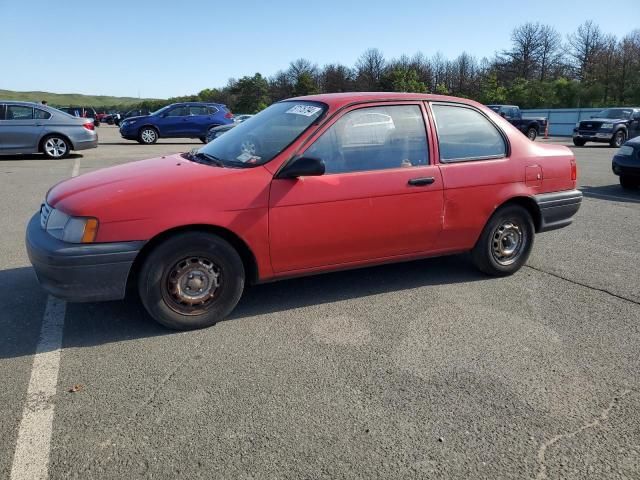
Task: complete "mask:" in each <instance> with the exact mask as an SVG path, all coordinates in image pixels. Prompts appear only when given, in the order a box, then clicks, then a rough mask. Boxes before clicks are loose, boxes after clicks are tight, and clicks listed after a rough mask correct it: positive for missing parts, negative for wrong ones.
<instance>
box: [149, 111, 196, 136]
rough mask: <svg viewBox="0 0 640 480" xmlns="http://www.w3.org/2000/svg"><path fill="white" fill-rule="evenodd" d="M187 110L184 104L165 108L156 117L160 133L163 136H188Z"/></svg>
mask: <svg viewBox="0 0 640 480" xmlns="http://www.w3.org/2000/svg"><path fill="white" fill-rule="evenodd" d="M188 121H189V111H188V109H187V107H186V106H184V105H178V106H175V107H173V108H172V109H170V110H167V111H166V112H164V113H163V114H162V116H161V117H160V118H158V119H157V126H158V128H159V129H160V135H161V136H163V137H188V136H189V126H188Z"/></svg>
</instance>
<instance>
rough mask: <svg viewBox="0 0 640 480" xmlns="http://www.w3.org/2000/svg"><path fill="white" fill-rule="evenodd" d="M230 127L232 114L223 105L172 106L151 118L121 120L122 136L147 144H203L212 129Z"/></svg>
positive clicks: (148, 116) (194, 103) (191, 103)
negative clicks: (186, 141)
mask: <svg viewBox="0 0 640 480" xmlns="http://www.w3.org/2000/svg"><path fill="white" fill-rule="evenodd" d="M228 123H233V114H232V113H231V112H230V111H229V110H228V109H227V107H226V106H225V105H222V104H220V103H202V102H188V103H173V104H171V105H167V106H166V107H163V108H161V109H160V110H157V111H155V112H153V113H151V114H149V115H146V116H142V117H129V118H127V119H125V120H122V122H121V123H120V135H122V137H123V138H126V139H127V140H137V141H138V142H140V143H146V144H151V143H155V142H156V141H157V140H158V138H199V139H200V140H201V141H202V142H203V143H204V142H206V136H207V131H208V130H209V129H210V128H212V127H217V126H218V125H226V124H228Z"/></svg>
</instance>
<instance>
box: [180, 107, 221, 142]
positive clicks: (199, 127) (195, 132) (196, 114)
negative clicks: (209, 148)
mask: <svg viewBox="0 0 640 480" xmlns="http://www.w3.org/2000/svg"><path fill="white" fill-rule="evenodd" d="M214 111H217V109H216V108H215V107H208V106H206V105H191V106H190V107H189V118H188V120H187V128H188V131H189V134H190V135H191V136H192V137H204V136H205V135H206V134H207V130H208V127H209V126H210V125H213V124H214V123H215V122H214V120H213V113H214Z"/></svg>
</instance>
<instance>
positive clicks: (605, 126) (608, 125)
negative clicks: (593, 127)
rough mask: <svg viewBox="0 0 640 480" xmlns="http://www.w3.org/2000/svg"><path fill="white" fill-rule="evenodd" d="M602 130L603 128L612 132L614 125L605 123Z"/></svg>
mask: <svg viewBox="0 0 640 480" xmlns="http://www.w3.org/2000/svg"><path fill="white" fill-rule="evenodd" d="M600 128H603V129H605V130H611V129H612V128H613V123H603V124H602V125H601V126H600Z"/></svg>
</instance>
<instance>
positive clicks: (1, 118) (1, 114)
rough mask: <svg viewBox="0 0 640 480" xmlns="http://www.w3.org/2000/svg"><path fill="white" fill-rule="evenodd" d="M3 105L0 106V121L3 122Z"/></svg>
mask: <svg viewBox="0 0 640 480" xmlns="http://www.w3.org/2000/svg"><path fill="white" fill-rule="evenodd" d="M4 109H5V106H4V105H0V120H4Z"/></svg>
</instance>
